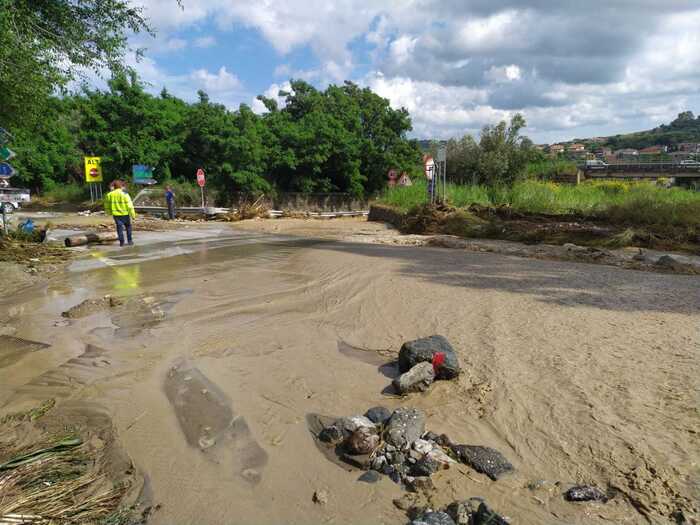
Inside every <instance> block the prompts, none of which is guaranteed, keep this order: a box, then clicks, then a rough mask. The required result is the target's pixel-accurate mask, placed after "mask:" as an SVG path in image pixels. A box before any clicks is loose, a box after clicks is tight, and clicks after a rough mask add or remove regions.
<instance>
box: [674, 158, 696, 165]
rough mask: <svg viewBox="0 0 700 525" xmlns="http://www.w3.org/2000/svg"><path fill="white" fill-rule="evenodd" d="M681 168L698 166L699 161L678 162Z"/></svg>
mask: <svg viewBox="0 0 700 525" xmlns="http://www.w3.org/2000/svg"><path fill="white" fill-rule="evenodd" d="M679 164H680V165H681V166H700V161H697V160H692V159H686V160H682V161H680V162H679Z"/></svg>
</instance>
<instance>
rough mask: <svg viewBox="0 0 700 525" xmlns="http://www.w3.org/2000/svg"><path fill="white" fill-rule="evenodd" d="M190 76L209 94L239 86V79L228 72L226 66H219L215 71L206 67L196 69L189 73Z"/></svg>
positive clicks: (227, 90)
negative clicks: (211, 71)
mask: <svg viewBox="0 0 700 525" xmlns="http://www.w3.org/2000/svg"><path fill="white" fill-rule="evenodd" d="M190 78H191V79H192V80H193V81H194V82H195V83H196V84H197V85H199V86H200V87H201V88H202V89H204V90H205V91H206V92H207V93H209V94H211V95H216V94H217V93H225V92H229V91H233V90H236V89H239V88H240V87H241V81H240V80H238V77H237V76H236V75H233V74H231V73H229V72H228V71H227V70H226V66H221V67H220V68H219V71H218V72H216V73H210V72H209V71H207V70H206V69H197V70H195V71H193V72H192V73H190Z"/></svg>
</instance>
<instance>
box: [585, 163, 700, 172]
mask: <svg viewBox="0 0 700 525" xmlns="http://www.w3.org/2000/svg"><path fill="white" fill-rule="evenodd" d="M578 168H579V169H580V170H581V171H584V172H586V173H596V172H606V171H607V172H612V171H623V172H624V171H629V172H645V171H648V172H655V173H659V172H666V173H685V172H700V164H680V163H677V162H618V163H614V164H606V165H604V166H600V165H598V166H587V165H585V164H580V165H579V166H578Z"/></svg>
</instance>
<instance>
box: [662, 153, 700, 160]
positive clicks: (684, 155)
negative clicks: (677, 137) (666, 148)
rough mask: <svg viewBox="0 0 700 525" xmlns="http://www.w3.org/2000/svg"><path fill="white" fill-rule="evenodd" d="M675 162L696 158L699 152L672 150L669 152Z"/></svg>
mask: <svg viewBox="0 0 700 525" xmlns="http://www.w3.org/2000/svg"><path fill="white" fill-rule="evenodd" d="M669 155H670V156H671V158H672V159H673V162H680V161H682V160H695V158H696V157H697V155H699V153H693V152H691V151H672V152H671V153H669Z"/></svg>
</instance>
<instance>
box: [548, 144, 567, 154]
mask: <svg viewBox="0 0 700 525" xmlns="http://www.w3.org/2000/svg"><path fill="white" fill-rule="evenodd" d="M565 149H566V148H565V147H564V145H563V144H552V145H551V146H549V152H550V153H552V154H554V155H558V154H559V153H564V150H565Z"/></svg>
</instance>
